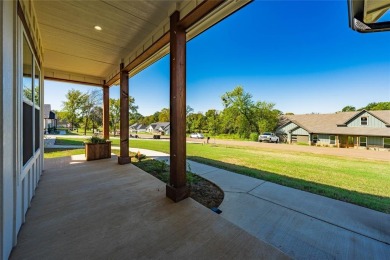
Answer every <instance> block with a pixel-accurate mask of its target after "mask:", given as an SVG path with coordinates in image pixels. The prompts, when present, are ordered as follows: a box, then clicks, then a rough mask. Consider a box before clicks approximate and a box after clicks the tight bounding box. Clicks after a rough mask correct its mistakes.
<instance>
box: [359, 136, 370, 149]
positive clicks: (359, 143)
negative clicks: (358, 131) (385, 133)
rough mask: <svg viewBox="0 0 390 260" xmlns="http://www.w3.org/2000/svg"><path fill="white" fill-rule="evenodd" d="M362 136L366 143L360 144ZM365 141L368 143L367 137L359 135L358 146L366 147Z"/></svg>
mask: <svg viewBox="0 0 390 260" xmlns="http://www.w3.org/2000/svg"><path fill="white" fill-rule="evenodd" d="M362 137H363V138H366V142H365V144H366V145H361V143H362ZM367 143H368V137H367V136H359V147H367Z"/></svg>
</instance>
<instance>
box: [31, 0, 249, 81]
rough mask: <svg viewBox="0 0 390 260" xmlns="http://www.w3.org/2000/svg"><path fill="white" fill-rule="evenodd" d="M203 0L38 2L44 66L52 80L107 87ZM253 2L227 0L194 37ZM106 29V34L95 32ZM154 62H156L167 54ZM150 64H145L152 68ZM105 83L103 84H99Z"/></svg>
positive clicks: (143, 65)
mask: <svg viewBox="0 0 390 260" xmlns="http://www.w3.org/2000/svg"><path fill="white" fill-rule="evenodd" d="M205 2H206V1H202V0H185V1H183V0H182V1H175V0H168V1H167V0H149V1H143V0H126V1H125V0H33V3H34V9H35V12H36V18H37V23H38V28H39V31H40V35H41V38H42V46H43V57H44V58H43V68H44V73H45V76H46V77H48V78H54V79H56V78H58V79H63V80H70V81H72V80H74V81H80V82H84V81H85V82H87V83H88V82H89V83H91V84H94V83H95V84H101V82H103V80H106V81H108V80H110V79H112V78H113V77H114V76H115V75H117V73H118V71H119V65H120V63H121V62H122V61H123V62H124V63H125V65H127V64H129V63H130V62H131V61H133V60H135V59H136V58H137V57H138V56H139V55H141V54H142V53H143V52H144V51H145V50H147V49H148V47H150V46H151V45H152V44H154V43H155V42H156V41H157V40H158V39H159V38H160V37H162V36H163V35H164V34H166V33H167V32H168V31H169V16H170V15H171V14H172V13H173V11H175V10H179V11H180V14H181V18H183V17H184V16H185V15H188V14H189V13H191V12H192V11H194V10H195V9H196V8H197V7H198V6H200V5H201V4H202V3H205ZM248 2H250V0H236V1H225V2H224V3H223V4H221V5H220V7H218V8H216V10H215V11H214V13H213V14H212V15H210V17H208V18H207V19H203V20H202V24H200V25H199V23H198V24H196V26H194V27H196V28H195V29H194V30H192V32H191V30H189V32H188V33H189V34H190V35H189V38H192V37H194V36H196V35H197V34H198V33H200V32H201V31H203V30H205V29H207V28H208V27H210V26H211V25H213V24H214V23H216V22H218V21H219V20H221V19H223V18H224V17H226V16H227V15H229V14H230V13H232V12H234V11H236V10H237V9H238V8H240V7H241V6H243V5H245V4H246V3H248ZM96 25H98V26H100V27H101V28H102V30H101V31H97V30H95V29H94V26H96ZM167 50H168V49H167V48H166V47H165V51H164V52H161V53H160V55H157V56H156V55H155V58H152V59H149V60H148V62H147V63H148V64H151V63H153V62H154V61H155V60H157V59H158V58H160V57H161V56H162V55H165V54H166V53H167ZM148 64H145V63H144V64H141V65H140V67H146V66H147V65H148ZM133 74H134V73H133ZM98 82H99V83H98Z"/></svg>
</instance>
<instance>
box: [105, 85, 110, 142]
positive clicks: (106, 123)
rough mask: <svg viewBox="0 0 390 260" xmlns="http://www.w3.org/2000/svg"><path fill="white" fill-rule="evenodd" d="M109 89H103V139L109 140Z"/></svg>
mask: <svg viewBox="0 0 390 260" xmlns="http://www.w3.org/2000/svg"><path fill="white" fill-rule="evenodd" d="M109 100H110V89H109V87H103V138H104V139H110V117H109V114H110V113H109V112H110V109H109V107H110V106H109Z"/></svg>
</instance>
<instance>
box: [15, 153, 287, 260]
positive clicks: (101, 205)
mask: <svg viewBox="0 0 390 260" xmlns="http://www.w3.org/2000/svg"><path fill="white" fill-rule="evenodd" d="M116 160H117V158H115V157H113V158H112V159H106V160H100V161H93V162H87V161H85V159H84V156H83V155H81V156H73V158H71V157H62V158H58V159H49V160H48V159H46V170H45V173H44V174H43V175H42V179H41V181H40V185H39V188H38V189H37V191H36V195H35V197H34V199H33V200H32V203H31V206H32V207H31V209H30V210H29V211H28V213H27V216H26V223H25V224H24V226H23V228H22V229H21V232H20V234H19V237H18V245H17V247H16V248H14V250H13V252H12V255H11V259H26V258H29V259H57V258H59V257H60V258H66V259H124V258H126V259H150V258H168V257H169V258H173V259H176V258H191V259H219V258H221V259H231V258H236V259H263V258H267V259H270V258H272V259H275V258H277V259H283V258H287V257H286V256H285V255H284V254H283V253H281V252H280V251H279V250H277V249H276V248H274V247H273V246H271V245H269V244H267V243H265V242H263V241H261V240H259V239H257V238H255V237H254V236H252V235H250V234H248V233H247V232H245V231H244V230H242V229H240V228H239V227H237V226H235V225H233V224H232V223H230V222H229V221H227V220H225V219H224V218H222V217H220V216H219V215H217V214H216V213H214V212H212V211H210V210H209V209H207V208H205V207H204V206H202V205H200V204H198V203H197V202H196V201H194V200H192V199H186V200H184V201H182V202H180V203H174V202H172V201H171V200H170V199H168V198H166V197H165V184H164V183H163V182H161V181H159V180H157V179H156V178H154V177H153V176H151V175H149V174H147V173H145V172H143V171H142V170H140V169H139V168H137V167H135V166H133V165H131V164H127V165H118V163H117V161H116Z"/></svg>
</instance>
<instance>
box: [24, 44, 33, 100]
mask: <svg viewBox="0 0 390 260" xmlns="http://www.w3.org/2000/svg"><path fill="white" fill-rule="evenodd" d="M32 70H33V55H32V51H31V49H30V46H29V45H28V42H27V39H26V37H23V100H24V101H27V102H33V91H32V88H33V86H32Z"/></svg>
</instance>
